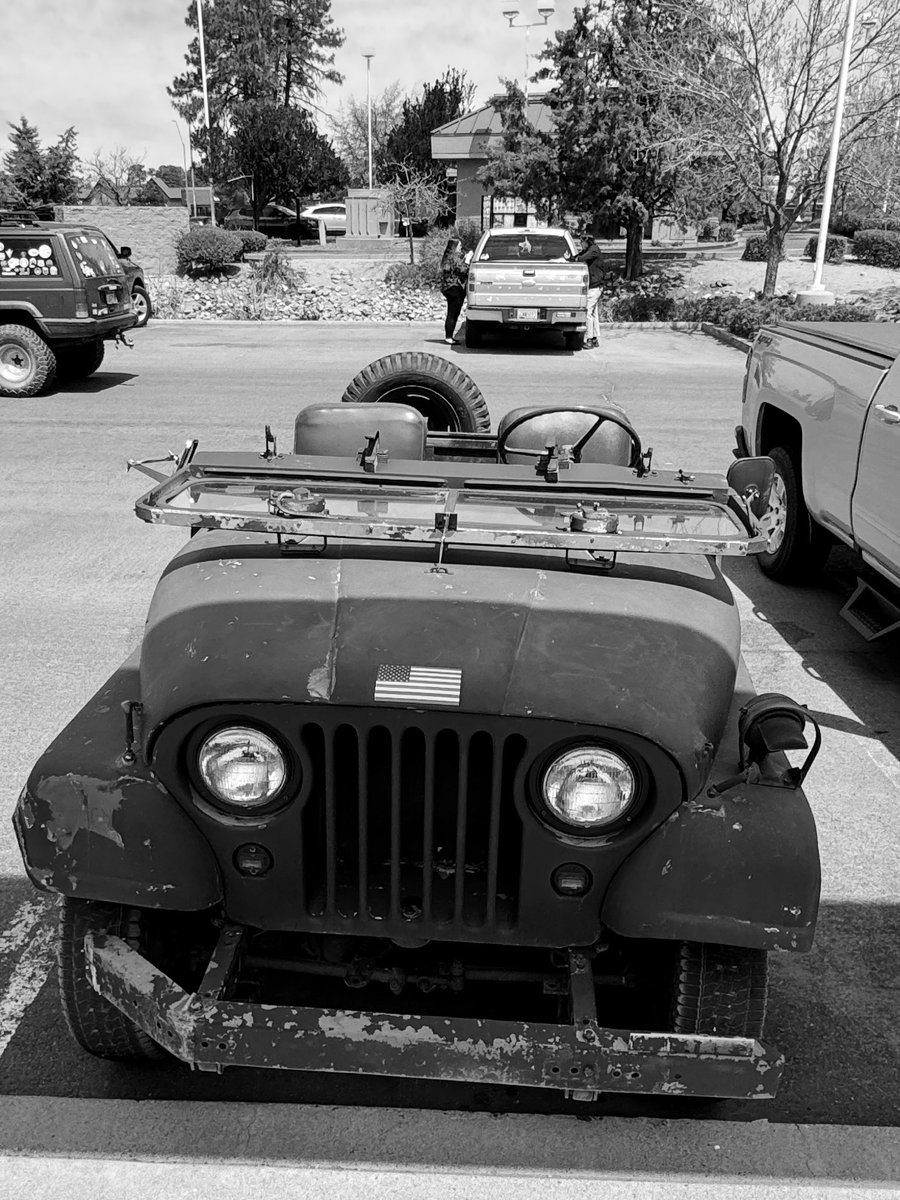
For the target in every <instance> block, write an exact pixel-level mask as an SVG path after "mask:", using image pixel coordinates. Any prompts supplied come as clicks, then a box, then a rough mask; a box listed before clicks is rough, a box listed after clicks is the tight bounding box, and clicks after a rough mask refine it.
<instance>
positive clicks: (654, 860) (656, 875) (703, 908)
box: [602, 662, 821, 951]
mask: <svg viewBox="0 0 900 1200" xmlns="http://www.w3.org/2000/svg"><path fill="white" fill-rule="evenodd" d="M752 695H753V686H752V683H751V680H750V677H749V674H748V672H747V669H746V667H745V666H744V664H743V662H742V663H741V668H740V671H739V674H738V679H737V686H736V688H735V697H734V701H733V703H732V708H731V712H730V714H729V721H728V734H727V736H726V738H724V739H723V741H722V745H721V748H720V750H719V754H718V756H717V758H716V761H715V762H714V764H713V767H712V770H711V772H710V776H709V780H708V787H707V790H706V791H704V792H701V793H700V794H699V795H697V796H696V797H694V798H693V799H692V800H689V801H688V802H687V803H685V804H682V805H681V806H680V807H679V808H677V809H676V810H675V811H674V812H673V813H672V814H671V816H670V817H669V818H668V820H666V821H665V822H663V824H662V825H660V826H659V827H658V828H657V829H656V830H654V832H653V833H652V834H651V835H650V837H648V838H647V839H646V841H644V842H643V843H642V844H641V845H640V846H639V847H638V848H637V849H636V850H635V852H634V853H633V854H632V855H631V857H630V858H629V859H628V860H627V861H626V862H625V864H624V865H623V866H622V867H621V868H620V869H619V871H618V872H617V874H616V875H615V876H614V878H613V880H612V882H611V884H610V887H609V890H608V892H607V893H606V896H605V898H604V901H603V908H602V917H603V921H604V924H606V925H607V926H608V927H609V928H610V929H613V930H614V931H615V932H617V933H620V934H622V935H623V936H625V937H632V938H663V939H684V940H689V941H700V942H718V943H721V944H724V945H730V946H752V947H757V948H759V949H764V950H789V951H798V950H799V951H804V950H809V949H810V947H811V946H812V943H813V936H814V934H815V928H816V918H817V914H818V908H819V890H820V886H821V872H820V866H819V848H818V839H817V836H816V824H815V820H814V818H813V814H812V810H811V808H810V806H809V802H808V801H807V799H806V796H805V795H804V793H803V791H802V789H801V788H795V789H773V788H768V787H763V786H760V785H753V784H748V783H741V784H740V785H738V786H736V787H733V788H730V789H729V790H728V791H726V792H724V793H723V794H721V795H709V794H708V792H709V785H712V784H713V783H714V782H715V781H716V780H717V779H726V778H728V777H729V776H734V774H735V772H736V770H737V765H738V754H739V749H738V738H737V722H738V710H739V709H740V706H741V704H743V703H745V702H746V700H747V699H748V698H749V697H750V696H752ZM780 757H782V756H779V758H780ZM785 765H786V761H785Z"/></svg>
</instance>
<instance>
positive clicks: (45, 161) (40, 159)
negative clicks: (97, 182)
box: [2, 117, 80, 205]
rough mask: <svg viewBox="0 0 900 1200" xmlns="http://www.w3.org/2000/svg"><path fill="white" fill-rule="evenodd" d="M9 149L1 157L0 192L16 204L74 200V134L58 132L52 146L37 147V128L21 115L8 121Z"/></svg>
mask: <svg viewBox="0 0 900 1200" xmlns="http://www.w3.org/2000/svg"><path fill="white" fill-rule="evenodd" d="M10 130H11V133H10V135H9V140H10V142H11V143H12V149H11V150H9V151H7V153H6V154H5V155H4V159H3V166H4V171H3V180H2V191H3V193H4V196H5V197H6V198H8V200H9V201H11V202H13V203H16V204H24V205H35V204H66V203H69V202H70V201H71V200H74V199H75V196H76V194H77V192H78V187H79V183H80V180H79V178H78V154H77V150H76V145H75V143H76V140H77V136H78V135H77V134H76V132H75V130H74V129H73V128H71V127H70V128H69V129H67V130H66V131H65V133H62V134H60V136H59V137H58V138H57V140H56V143H55V144H54V145H53V146H48V147H47V149H46V150H44V149H42V148H41V143H40V137H39V134H38V131H37V128H36V127H35V126H34V125H31V124H29V122H28V121H27V120H26V118H25V117H22V118H21V119H20V121H19V124H18V125H13V124H10Z"/></svg>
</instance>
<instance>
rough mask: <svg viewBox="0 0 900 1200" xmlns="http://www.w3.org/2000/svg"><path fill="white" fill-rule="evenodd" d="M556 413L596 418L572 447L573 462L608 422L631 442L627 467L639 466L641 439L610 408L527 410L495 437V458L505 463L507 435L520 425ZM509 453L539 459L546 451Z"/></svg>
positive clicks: (525, 448)
mask: <svg viewBox="0 0 900 1200" xmlns="http://www.w3.org/2000/svg"><path fill="white" fill-rule="evenodd" d="M558 412H583V413H589V414H590V415H591V416H594V417H596V418H597V420H596V421H595V422H594V424H593V425H592V426H591V427H590V429H589V430H588V431H587V433H585V434H583V435H582V436H581V437H580V438H579V439H578V441H577V442H575V443H574V444H573V445H572V458H573V459H574V461H575V462H581V451H582V450H583V449H584V447H585V446H586V445H587V443H588V442H589V441H590V440H591V438H592V437H593V436H594V434H595V433H596V432H597V430H598V429H599V428H600V426H601V425H602V424H603V423H604V422H605V421H610V422H611V423H612V424H613V425H618V427H619V428H620V429H623V430H624V431H625V433H627V434H628V437H629V438H630V440H631V458H630V459H629V461H628V465H629V467H636V466H638V465H639V463H640V461H641V449H642V448H641V439H640V438H639V437H638V432H637V430H636V429H635V428H634V426H633V425H632V424H631V422H630V421H628V420H626V418H625V417H623V416H620V415H619V413H617V412H613V410H612V409H610V408H587V407H578V408H564V409H561V408H559V407H558V406H557V407H553V408H531V409H529V410H528V412H525V413H522V415H521V416H519V417H516V419H515V420H514V421H513V422H511V424H509V425H507V427H506V429H504V430H503V432H502V433H500V434H498V435H497V458H498V459H499V461H500V462H502V463H505V462H506V443H507V442H508V441H509V435H510V434H511V433H512V432H513V430H515V429H518V428H519V426H520V425H524V424H525V422H526V421H530V420H531V419H532V418H533V417H545V416H549V415H550V414H552V413H558ZM510 453H512V454H524V455H525V456H526V457H528V458H541V457H542V456H543V455H544V454H546V453H547V451H546V449H543V450H533V449H531V447H528V446H526V447H523V448H522V449H519V447H516V448H515V449H513V450H511V451H510Z"/></svg>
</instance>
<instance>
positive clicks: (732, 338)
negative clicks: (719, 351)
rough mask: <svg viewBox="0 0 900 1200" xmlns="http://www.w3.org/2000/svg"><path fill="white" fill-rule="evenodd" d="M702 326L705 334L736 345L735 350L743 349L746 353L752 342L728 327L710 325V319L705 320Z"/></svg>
mask: <svg viewBox="0 0 900 1200" xmlns="http://www.w3.org/2000/svg"><path fill="white" fill-rule="evenodd" d="M700 328H701V329H702V330H703V332H704V333H705V334H708V335H709V336H710V337H714V338H716V339H717V341H720V342H724V343H725V345H726V346H734V348H735V350H743V351H744V353H745V354H746V353H747V352H748V351H749V349H750V347H751V346H752V345H753V343H752V342H748V341H747V339H746V338H742V337H738V336H737V334H735V333H731V332H730V331H729V330H727V329H723V328H722V326H721V325H710V323H709V321H703V322H702V323H701V325H700Z"/></svg>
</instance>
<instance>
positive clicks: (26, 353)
mask: <svg viewBox="0 0 900 1200" xmlns="http://www.w3.org/2000/svg"><path fill="white" fill-rule="evenodd" d="M55 374H56V355H55V354H54V353H53V351H52V350H51V349H50V347H49V346H48V345H47V343H46V342H45V341H44V339H43V338H42V337H41V335H40V334H39V333H35V331H34V330H33V329H29V328H28V326H27V325H0V396H36V395H37V394H38V392H40V391H41V390H42V388H45V387H48V386H49V385H50V384H51V383H52V382H53V377H54V376H55Z"/></svg>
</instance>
